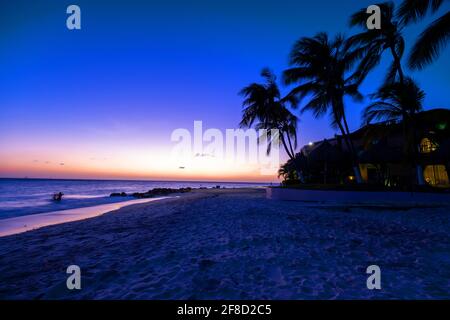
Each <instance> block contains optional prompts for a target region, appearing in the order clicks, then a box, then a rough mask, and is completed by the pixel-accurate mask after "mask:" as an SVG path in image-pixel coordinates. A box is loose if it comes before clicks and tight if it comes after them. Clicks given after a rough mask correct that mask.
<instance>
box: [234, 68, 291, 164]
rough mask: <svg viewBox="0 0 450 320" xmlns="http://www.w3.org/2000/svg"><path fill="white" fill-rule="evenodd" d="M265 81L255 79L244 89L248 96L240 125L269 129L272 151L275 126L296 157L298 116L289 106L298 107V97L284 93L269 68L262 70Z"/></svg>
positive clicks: (242, 93) (284, 145)
mask: <svg viewBox="0 0 450 320" xmlns="http://www.w3.org/2000/svg"><path fill="white" fill-rule="evenodd" d="M261 76H262V77H263V78H264V80H265V83H263V84H260V83H252V84H250V85H248V86H246V87H245V88H243V89H242V90H241V91H240V94H241V95H242V96H244V98H245V99H244V101H243V103H242V104H243V107H244V110H243V112H242V120H241V122H240V126H241V127H244V128H250V127H252V126H254V127H255V128H256V129H258V130H259V129H266V130H269V131H268V139H269V143H268V152H270V147H271V142H272V139H273V138H274V137H271V136H269V135H270V132H271V131H270V130H271V129H278V130H279V138H280V141H281V143H282V144H283V147H284V149H285V151H286V153H287V155H288V156H289V158H290V159H294V158H295V148H297V121H298V119H297V117H296V116H295V115H294V114H292V112H290V111H289V109H288V108H287V106H288V104H290V105H291V106H293V107H295V106H296V103H297V100H296V99H295V97H292V96H289V97H284V98H283V97H281V93H280V89H279V87H278V85H277V82H276V76H275V75H274V74H273V73H272V72H271V71H270V70H269V69H267V68H265V69H263V70H262V71H261Z"/></svg>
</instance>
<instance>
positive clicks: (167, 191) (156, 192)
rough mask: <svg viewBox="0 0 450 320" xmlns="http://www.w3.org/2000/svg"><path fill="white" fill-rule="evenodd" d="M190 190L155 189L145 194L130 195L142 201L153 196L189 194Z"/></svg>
mask: <svg viewBox="0 0 450 320" xmlns="http://www.w3.org/2000/svg"><path fill="white" fill-rule="evenodd" d="M191 190H192V188H190V187H188V188H179V189H172V188H155V189H151V190H149V191H147V192H143V193H142V192H135V193H133V194H132V196H133V197H135V198H139V199H143V198H151V197H155V196H166V195H169V194H171V193H185V192H190V191H191Z"/></svg>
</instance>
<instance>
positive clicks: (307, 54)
mask: <svg viewBox="0 0 450 320" xmlns="http://www.w3.org/2000/svg"><path fill="white" fill-rule="evenodd" d="M360 57H361V54H360V51H358V50H350V47H349V46H348V44H347V42H346V41H345V39H344V37H342V36H337V37H336V38H335V39H332V40H331V39H329V38H328V35H327V34H326V33H319V34H317V35H316V36H314V37H313V38H309V37H304V38H301V39H300V40H299V41H297V43H296V44H295V45H294V47H293V49H292V52H291V56H290V66H291V68H290V69H287V70H286V71H285V72H284V81H285V83H286V84H287V85H290V84H296V87H295V88H293V89H292V91H291V92H290V93H289V94H288V96H293V97H298V98H299V99H304V98H306V97H309V98H310V99H309V101H308V103H306V105H305V106H304V107H303V109H302V112H305V111H312V112H313V115H314V116H315V117H317V118H318V117H322V116H324V115H325V114H327V113H329V114H330V115H331V124H332V126H333V127H335V128H339V130H340V132H341V134H342V137H343V138H344V141H345V143H346V145H347V148H348V150H349V151H350V153H351V154H352V159H353V170H354V173H355V176H356V179H357V181H358V183H362V177H361V173H360V170H359V165H358V159H357V155H356V150H355V148H354V145H353V141H352V140H351V139H350V131H349V127H348V123H347V119H346V115H345V105H344V97H345V96H349V97H352V98H353V99H354V100H356V101H361V100H362V98H363V97H362V95H361V93H360V92H359V91H358V86H359V84H360V83H361V82H362V80H363V79H364V77H365V75H366V73H367V72H368V70H369V68H367V66H366V65H364V64H361V63H360V62H358V61H359V59H360ZM356 63H359V67H358V69H357V71H355V72H353V73H352V72H351V70H352V69H353V66H354V65H355V64H356Z"/></svg>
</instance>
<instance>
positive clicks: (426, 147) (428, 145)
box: [420, 138, 438, 153]
mask: <svg viewBox="0 0 450 320" xmlns="http://www.w3.org/2000/svg"><path fill="white" fill-rule="evenodd" d="M437 147H438V146H437V144H436V143H433V142H432V141H431V140H430V139H428V138H423V139H422V141H421V142H420V152H421V153H430V152H432V151H435V150H436V149H437Z"/></svg>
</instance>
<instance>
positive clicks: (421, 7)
mask: <svg viewBox="0 0 450 320" xmlns="http://www.w3.org/2000/svg"><path fill="white" fill-rule="evenodd" d="M443 3H444V0H403V2H402V3H401V5H400V8H399V10H398V17H399V18H400V19H401V21H402V22H403V23H404V24H405V25H407V24H410V23H414V22H417V21H419V20H420V19H423V18H424V17H425V15H426V14H427V12H428V11H431V12H432V13H435V12H436V11H437V10H438V9H439V8H440V7H441V6H442V4H443ZM449 39H450V12H447V13H445V14H444V15H442V16H441V17H439V18H437V19H436V20H434V21H433V22H431V23H430V25H429V26H428V27H427V28H426V29H425V30H424V31H423V32H422V34H421V35H420V36H419V39H418V40H417V41H416V43H415V44H414V45H413V47H412V49H411V53H410V55H409V58H408V65H409V67H410V68H411V69H419V70H420V69H422V68H424V67H425V66H426V65H428V64H430V63H431V62H433V60H435V59H436V58H437V57H438V56H439V54H440V52H441V51H442V50H443V49H444V47H445V46H446V45H447V42H448V41H449Z"/></svg>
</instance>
